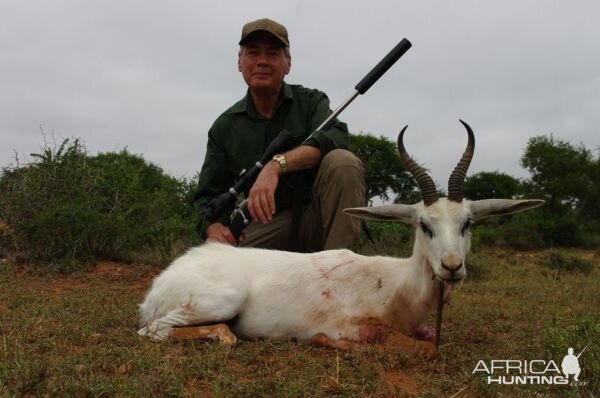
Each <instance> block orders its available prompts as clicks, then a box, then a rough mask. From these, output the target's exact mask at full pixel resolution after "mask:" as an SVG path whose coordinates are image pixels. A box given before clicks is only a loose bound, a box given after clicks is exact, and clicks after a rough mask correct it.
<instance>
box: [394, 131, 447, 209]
mask: <svg viewBox="0 0 600 398" xmlns="http://www.w3.org/2000/svg"><path fill="white" fill-rule="evenodd" d="M407 127H408V126H404V128H403V129H402V131H400V134H398V152H400V159H401V160H402V163H403V164H404V167H406V169H407V170H408V171H409V172H410V174H412V175H413V177H414V178H415V180H417V185H419V189H420V190H421V193H422V194H423V202H424V203H425V206H431V205H432V204H434V203H435V202H436V201H437V200H438V199H439V197H438V194H437V189H435V184H434V183H433V180H432V179H431V177H430V176H429V174H427V172H426V171H425V169H423V168H422V167H421V166H419V165H418V164H417V162H415V161H414V160H413V159H412V158H411V157H410V155H409V154H408V153H407V152H406V149H405V148H404V142H403V140H404V132H405V131H406V128H407Z"/></svg>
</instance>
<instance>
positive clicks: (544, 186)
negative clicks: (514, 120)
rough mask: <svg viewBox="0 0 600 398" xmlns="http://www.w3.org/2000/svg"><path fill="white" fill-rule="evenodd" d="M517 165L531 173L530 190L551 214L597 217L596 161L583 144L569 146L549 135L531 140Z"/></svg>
mask: <svg viewBox="0 0 600 398" xmlns="http://www.w3.org/2000/svg"><path fill="white" fill-rule="evenodd" d="M521 165H522V166H523V167H525V168H526V169H528V170H529V172H530V173H531V179H530V181H529V183H530V189H531V190H532V191H533V192H535V193H538V194H543V195H544V196H545V198H546V199H547V201H548V207H549V208H550V209H551V210H552V211H559V212H569V211H574V212H575V213H576V215H577V216H584V217H596V218H597V217H598V216H600V211H599V210H598V209H599V206H598V203H599V202H598V200H600V187H599V184H598V183H599V179H598V178H599V176H600V170H599V169H600V159H599V158H598V157H596V158H594V155H593V153H592V152H591V151H589V150H588V149H586V148H585V147H584V146H583V145H578V146H573V145H571V144H570V143H568V142H565V141H561V140H558V139H555V138H554V137H553V136H552V135H551V136H550V137H548V136H539V137H533V138H531V139H530V140H529V142H528V144H527V147H526V149H525V153H524V154H523V157H522V158H521Z"/></svg>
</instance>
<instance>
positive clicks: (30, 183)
mask: <svg viewBox="0 0 600 398" xmlns="http://www.w3.org/2000/svg"><path fill="white" fill-rule="evenodd" d="M32 157H33V158H34V161H33V162H31V163H30V164H28V165H25V166H17V167H11V168H4V169H3V170H2V175H1V176H0V219H2V220H4V221H5V223H6V224H7V225H8V226H10V228H12V230H13V231H14V236H15V240H16V243H17V244H18V245H19V246H21V247H26V248H28V250H29V251H30V255H31V257H32V259H33V260H35V261H37V262H51V263H56V262H62V263H64V262H70V263H75V262H78V261H80V260H92V259H114V260H122V261H153V262H156V261H161V262H162V261H166V260H168V259H170V258H171V257H173V256H174V255H175V254H177V252H178V251H179V250H180V249H181V247H184V246H188V245H189V244H191V242H192V240H193V239H194V238H195V233H194V222H195V215H194V214H195V213H194V210H193V207H192V205H191V203H190V202H189V201H187V200H188V199H189V197H190V193H189V190H190V189H191V187H192V186H193V185H192V184H191V183H189V182H187V181H185V180H182V181H180V180H177V179H175V178H173V177H170V176H167V175H166V174H165V173H164V172H163V171H162V170H161V169H160V168H159V167H157V166H155V165H152V164H149V163H147V162H146V161H144V159H143V158H142V157H140V156H138V155H133V154H131V153H129V152H127V150H122V151H120V152H118V153H102V154H98V155H96V156H89V155H88V154H87V153H86V151H85V148H84V147H83V145H81V144H80V142H79V141H78V140H68V139H67V140H65V141H63V142H62V144H61V145H59V146H58V147H54V148H50V147H48V146H46V147H45V148H44V150H43V152H42V153H41V154H32Z"/></svg>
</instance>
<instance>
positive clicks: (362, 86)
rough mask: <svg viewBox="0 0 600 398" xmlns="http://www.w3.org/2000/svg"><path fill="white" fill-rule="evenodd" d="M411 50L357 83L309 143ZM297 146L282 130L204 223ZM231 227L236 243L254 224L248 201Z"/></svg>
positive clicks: (393, 55)
mask: <svg viewBox="0 0 600 398" xmlns="http://www.w3.org/2000/svg"><path fill="white" fill-rule="evenodd" d="M411 46H412V44H411V43H410V41H408V40H407V39H405V38H404V39H402V40H401V41H400V42H399V43H398V44H397V45H396V46H395V47H394V48H393V49H392V50H391V51H390V52H389V53H388V54H387V55H386V56H385V57H384V58H383V59H382V60H381V61H379V63H378V64H377V65H375V67H374V68H373V69H371V71H370V72H369V73H367V75H366V76H365V77H363V79H362V80H361V81H360V82H358V84H357V85H356V86H355V87H354V92H353V93H352V95H351V96H350V97H348V99H347V100H346V101H344V103H343V104H342V105H340V106H339V107H338V108H337V109H336V110H335V111H333V113H331V115H329V117H327V119H325V120H324V121H323V123H321V125H319V127H317V128H316V129H315V131H313V132H312V133H311V134H310V135H309V136H308V137H307V138H306V139H307V140H308V139H309V138H311V137H312V136H313V134H315V133H316V132H317V131H319V130H327V129H328V128H330V127H331V126H332V124H333V123H334V121H335V118H336V117H337V116H338V115H339V114H340V113H342V111H343V110H344V109H346V107H347V106H348V105H350V103H351V102H352V101H354V99H355V98H356V97H357V96H358V95H359V94H364V93H365V92H367V90H368V89H369V88H371V86H372V85H373V84H375V82H376V81H377V80H379V78H380V77H381V76H383V74H384V73H385V72H387V71H388V69H390V68H391V67H392V65H394V63H396V61H398V59H400V57H401V56H402V55H404V53H405V52H406V51H408V49H409V48H410V47H411ZM293 145H294V137H293V136H292V134H291V133H290V132H289V131H287V130H285V129H284V130H282V131H281V132H280V133H279V134H278V135H277V137H275V139H274V140H273V141H271V143H270V144H269V146H268V147H267V149H266V151H265V152H264V153H263V155H262V156H261V158H260V159H259V160H258V161H257V162H256V163H255V164H254V166H252V168H251V169H250V170H245V169H244V170H242V171H241V172H240V174H239V177H240V178H239V179H238V180H237V182H236V183H235V184H234V185H233V186H232V187H230V188H229V189H228V190H227V192H224V193H222V194H220V195H219V196H217V197H215V198H213V199H212V200H211V201H210V202H208V204H207V205H206V206H205V207H204V209H203V212H202V216H203V218H204V219H205V220H207V221H209V223H210V224H212V223H214V222H215V221H217V220H218V219H219V217H220V216H221V215H222V214H223V212H225V211H226V210H227V209H228V208H230V207H231V206H233V205H234V204H235V203H236V202H237V201H238V197H239V195H240V193H241V192H243V191H244V190H246V189H248V188H249V187H251V186H252V184H254V181H255V180H256V178H257V177H258V174H259V173H260V171H261V170H262V168H263V166H264V165H265V164H266V163H267V162H269V161H270V160H271V159H272V158H273V156H275V155H276V154H278V153H282V152H285V151H286V150H288V149H290V148H292V147H293ZM230 219H231V223H230V225H229V229H230V231H231V234H232V235H233V237H234V238H235V240H236V241H239V237H240V235H241V234H242V231H243V230H244V228H246V226H247V225H248V224H249V223H250V222H251V221H252V217H251V216H250V213H249V212H248V210H247V199H244V200H243V201H242V202H240V204H239V205H238V206H237V208H236V209H235V210H234V211H233V212H232V213H231V216H230Z"/></svg>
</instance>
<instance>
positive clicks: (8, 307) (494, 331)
mask: <svg viewBox="0 0 600 398" xmlns="http://www.w3.org/2000/svg"><path fill="white" fill-rule="evenodd" d="M545 255H546V254H545V253H543V252H539V253H521V252H510V251H509V252H505V251H500V250H495V251H494V250H484V251H479V252H477V253H476V254H475V255H472V261H473V264H474V269H477V271H476V272H475V273H474V277H472V278H468V279H467V280H466V281H465V283H464V284H463V287H462V288H461V289H459V290H457V291H455V293H454V296H453V298H452V300H451V305H450V306H448V307H446V310H445V312H444V328H443V332H442V345H441V347H440V351H439V354H438V356H437V357H436V358H433V359H426V358H415V357H409V356H407V355H406V354H404V353H402V352H379V351H378V350H376V349H375V348H373V347H365V348H364V349H360V350H357V351H354V352H352V353H344V352H337V351H335V350H329V349H321V348H316V347H310V346H307V345H304V344H302V343H298V342H274V341H268V340H263V341H258V342H252V341H241V342H240V343H239V344H238V346H236V347H234V348H227V347H224V346H221V345H218V344H215V343H211V342H202V341H188V342H179V343H170V342H167V343H152V342H150V341H148V340H146V339H143V338H140V337H138V336H137V334H136V330H137V319H136V318H137V307H136V306H137V304H138V303H139V302H140V301H141V300H142V298H143V295H144V293H145V291H146V289H147V288H148V286H149V283H150V280H151V277H152V276H154V275H155V274H156V273H157V272H159V270H158V269H156V268H150V267H134V266H126V265H118V264H108V265H102V266H98V267H96V268H95V269H93V270H90V271H81V272H80V273H77V274H72V275H68V276H65V275H54V274H49V273H47V271H45V272H46V274H40V272H41V271H33V268H27V267H25V266H23V265H19V266H16V265H14V264H10V263H8V262H6V261H5V262H4V263H2V264H0V397H4V396H6V397H12V396H37V397H41V396H50V397H53V396H56V397H71V396H73V397H79V396H91V397H112V396H122V397H130V396H132V397H166V396H177V397H179V396H199V397H202V396H215V397H220V396H224V397H227V396H235V397H246V396H247V397H256V396H343V397H344V396H345V397H354V396H411V395H416V396H421V397H437V396H452V395H453V394H455V393H457V392H459V391H461V390H462V392H461V394H460V395H459V396H461V397H463V396H499V397H500V396H503V397H507V396H531V397H534V396H556V397H563V396H594V395H596V396H597V395H599V394H600V372H599V371H600V369H598V366H599V364H600V309H599V308H600V300H599V294H598V292H599V291H600V278H599V276H600V275H599V274H600V267H599V265H598V261H599V258H600V257H599V255H598V253H592V252H577V253H574V254H573V255H575V256H586V258H587V260H588V261H590V262H592V263H593V269H592V270H591V271H590V273H589V274H587V275H586V274H583V273H581V272H567V271H561V273H560V275H559V276H558V277H557V274H556V273H555V272H553V271H552V270H549V269H548V268H547V267H546V266H544V265H543V264H541V263H540V259H542V258H544V256H545ZM433 322H434V320H433V317H432V318H431V319H429V323H430V324H433ZM566 344H569V345H573V346H574V348H575V351H577V352H579V351H580V350H581V349H582V348H583V346H584V345H588V349H587V351H586V352H585V353H584V354H583V355H582V356H581V358H580V363H581V367H582V369H583V372H582V374H581V375H580V380H583V381H587V382H588V385H587V386H585V387H580V388H575V387H570V386H525V387H524V386H490V385H487V384H486V379H485V377H484V376H481V375H479V374H476V375H473V374H472V371H473V369H474V367H475V365H476V364H477V362H478V361H479V360H480V359H482V360H486V361H487V360H491V359H522V360H532V359H546V360H549V359H553V360H555V361H556V362H557V363H559V364H560V361H561V360H562V356H563V355H565V354H566V349H567V347H566V346H565V345H566ZM463 389H464V390H463Z"/></svg>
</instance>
